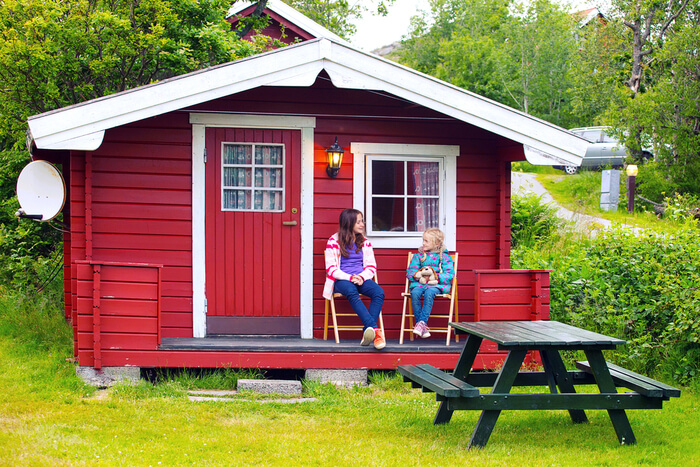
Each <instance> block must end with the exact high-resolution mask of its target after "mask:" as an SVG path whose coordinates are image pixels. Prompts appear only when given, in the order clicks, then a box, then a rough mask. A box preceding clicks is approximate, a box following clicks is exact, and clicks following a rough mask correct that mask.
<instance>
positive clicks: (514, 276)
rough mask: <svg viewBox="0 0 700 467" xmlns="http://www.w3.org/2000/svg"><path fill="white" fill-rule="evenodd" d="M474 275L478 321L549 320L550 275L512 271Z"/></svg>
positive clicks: (477, 273)
mask: <svg viewBox="0 0 700 467" xmlns="http://www.w3.org/2000/svg"><path fill="white" fill-rule="evenodd" d="M474 273H475V274H476V296H475V316H474V320H475V321H511V320H513V321H520V320H524V321H536V320H542V319H549V271H546V270H514V269H511V270H500V271H499V270H492V271H474Z"/></svg>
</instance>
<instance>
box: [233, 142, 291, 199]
mask: <svg viewBox="0 0 700 467" xmlns="http://www.w3.org/2000/svg"><path fill="white" fill-rule="evenodd" d="M227 145H229V146H250V147H251V154H252V156H251V161H250V164H226V163H225V162H224V158H223V156H222V157H221V210H222V211H240V212H284V211H285V187H284V183H285V181H286V178H285V172H286V168H287V165H286V154H285V146H284V144H277V143H239V142H236V141H223V142H222V143H221V154H224V148H225V147H226V146H227ZM256 146H268V147H270V146H274V147H280V148H282V164H277V165H269V164H268V165H265V164H256V162H255V148H256ZM227 167H235V168H245V169H250V177H251V184H250V186H249V187H245V186H240V187H235V186H226V185H224V181H225V178H226V177H225V169H226V168H227ZM257 169H281V171H282V187H281V188H280V187H274V188H271V187H257V186H255V171H256V170H257ZM226 190H239V191H250V203H251V205H250V208H249V209H247V208H227V207H225V206H224V202H225V192H226ZM256 191H269V192H279V193H281V195H280V203H281V207H280V209H255V192H256Z"/></svg>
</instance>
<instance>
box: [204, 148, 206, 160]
mask: <svg viewBox="0 0 700 467" xmlns="http://www.w3.org/2000/svg"><path fill="white" fill-rule="evenodd" d="M204 163H205V164H206V163H207V148H204Z"/></svg>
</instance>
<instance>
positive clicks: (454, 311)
mask: <svg viewBox="0 0 700 467" xmlns="http://www.w3.org/2000/svg"><path fill="white" fill-rule="evenodd" d="M450 257H451V258H452V262H453V263H454V268H455V276H454V277H453V278H452V286H451V288H450V293H445V294H438V295H436V296H435V298H447V299H449V300H450V311H449V313H448V314H444V313H435V312H431V313H430V320H431V323H432V322H433V321H432V320H433V319H434V318H447V323H449V322H451V321H459V307H458V302H457V260H458V259H459V253H455V254H452V255H450ZM411 259H413V253H411V252H409V253H408V262H407V263H406V269H408V266H410V265H411ZM409 285H410V282H409V280H408V278H406V288H405V290H404V292H403V293H402V294H401V296H402V297H403V312H402V313H401V335H400V336H399V344H403V333H404V332H408V333H409V334H410V337H411V340H413V327H414V326H415V324H414V322H413V307H412V305H411V290H410V288H409ZM406 310H408V320H409V323H410V324H409V327H408V328H406V327H405V326H404V325H405V324H406V314H407V313H406ZM453 318H454V319H453ZM447 323H446V324H445V327H444V328H440V327H438V328H435V327H433V326H432V325H431V326H430V332H431V334H432V333H435V332H437V333H443V332H444V333H446V334H447V339H446V341H445V345H450V338H451V337H452V332H453V331H454V329H452V326H450V325H449V324H447ZM455 341H457V342H459V336H458V335H456V334H455Z"/></svg>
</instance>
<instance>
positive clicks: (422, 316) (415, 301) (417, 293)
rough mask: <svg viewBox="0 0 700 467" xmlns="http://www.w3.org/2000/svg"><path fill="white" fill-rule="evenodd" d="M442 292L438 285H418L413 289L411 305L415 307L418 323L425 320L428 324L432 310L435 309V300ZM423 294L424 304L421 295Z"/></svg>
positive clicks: (414, 311)
mask: <svg viewBox="0 0 700 467" xmlns="http://www.w3.org/2000/svg"><path fill="white" fill-rule="evenodd" d="M439 293H440V289H438V288H437V287H416V288H414V289H411V306H412V307H413V317H414V318H415V319H416V323H418V322H419V321H423V322H424V323H426V324H428V318H429V317H430V311H431V310H432V309H433V300H435V296H436V295H437V294H439ZM421 296H423V306H422V307H421V304H420V297H421Z"/></svg>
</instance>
